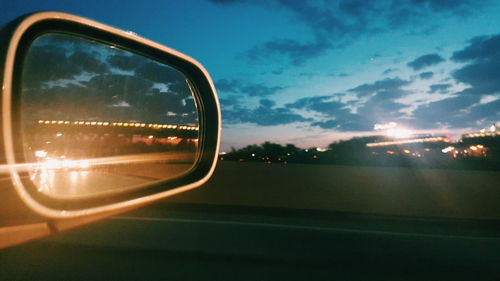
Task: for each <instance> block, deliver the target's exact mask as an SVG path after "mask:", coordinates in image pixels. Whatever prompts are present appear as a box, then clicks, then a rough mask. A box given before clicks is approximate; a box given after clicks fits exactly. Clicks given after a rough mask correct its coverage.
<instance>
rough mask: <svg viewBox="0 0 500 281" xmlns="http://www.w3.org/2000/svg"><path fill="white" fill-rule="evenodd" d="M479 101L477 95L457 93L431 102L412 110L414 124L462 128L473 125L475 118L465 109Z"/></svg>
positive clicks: (427, 126) (419, 126) (420, 126)
mask: <svg viewBox="0 0 500 281" xmlns="http://www.w3.org/2000/svg"><path fill="white" fill-rule="evenodd" d="M478 102H479V97H477V96H471V95H459V96H455V97H452V98H448V99H444V100H440V101H436V102H432V103H429V104H426V105H422V106H420V107H418V108H417V109H416V110H415V111H413V117H414V125H415V126H416V127H418V128H426V129H427V128H439V127H442V126H447V127H451V128H464V127H467V126H471V125H474V124H473V122H474V121H476V119H474V120H473V119H470V118H469V116H467V109H469V108H471V107H472V106H473V105H474V104H476V103H478Z"/></svg>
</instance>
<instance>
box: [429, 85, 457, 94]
mask: <svg viewBox="0 0 500 281" xmlns="http://www.w3.org/2000/svg"><path fill="white" fill-rule="evenodd" d="M451 86H452V85H451V84H434V85H431V87H430V91H429V93H431V94H434V93H440V94H444V93H446V92H447V91H446V90H448V89H449V88H451Z"/></svg>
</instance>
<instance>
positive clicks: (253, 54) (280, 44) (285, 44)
mask: <svg viewBox="0 0 500 281" xmlns="http://www.w3.org/2000/svg"><path fill="white" fill-rule="evenodd" d="M331 46H332V44H331V43H330V42H328V41H326V40H323V38H321V37H316V38H315V40H314V41H312V42H307V43H302V42H299V41H297V40H293V39H273V40H271V41H268V42H266V43H264V44H263V45H260V46H256V47H254V48H252V49H250V50H249V51H248V57H249V58H250V59H252V60H263V59H268V58H270V57H272V56H276V55H281V56H286V57H288V59H289V60H290V62H291V64H293V65H301V64H303V63H304V62H306V61H307V60H309V59H311V58H315V57H317V56H320V55H322V54H324V53H325V51H326V50H328V49H329V48H330V47H331Z"/></svg>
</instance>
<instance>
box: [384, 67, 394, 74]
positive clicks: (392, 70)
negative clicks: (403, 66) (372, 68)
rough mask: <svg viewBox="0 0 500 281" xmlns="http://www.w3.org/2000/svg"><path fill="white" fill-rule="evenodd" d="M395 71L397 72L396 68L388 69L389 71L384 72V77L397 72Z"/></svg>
mask: <svg viewBox="0 0 500 281" xmlns="http://www.w3.org/2000/svg"><path fill="white" fill-rule="evenodd" d="M395 71H397V69H396V68H388V69H386V70H384V72H382V75H387V74H389V73H392V72H395Z"/></svg>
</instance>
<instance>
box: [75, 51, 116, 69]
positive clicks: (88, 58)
mask: <svg viewBox="0 0 500 281" xmlns="http://www.w3.org/2000/svg"><path fill="white" fill-rule="evenodd" d="M69 62H71V63H73V64H74V65H77V66H79V67H80V68H81V69H82V70H83V71H86V72H89V73H94V74H103V73H106V72H109V67H108V65H107V64H105V63H103V62H102V61H101V60H100V59H99V54H96V53H93V54H89V53H86V52H81V51H77V52H74V53H73V54H72V55H71V56H70V57H69Z"/></svg>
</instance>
